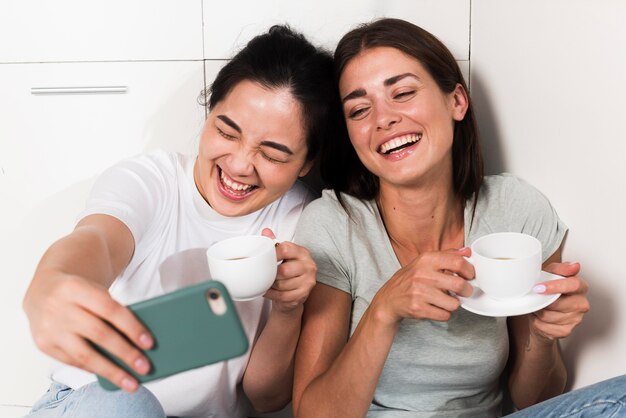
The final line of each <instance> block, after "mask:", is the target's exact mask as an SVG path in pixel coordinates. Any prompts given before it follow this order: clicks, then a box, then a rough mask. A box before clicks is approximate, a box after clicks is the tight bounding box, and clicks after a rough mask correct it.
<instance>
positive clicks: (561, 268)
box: [545, 262, 580, 277]
mask: <svg viewBox="0 0 626 418" xmlns="http://www.w3.org/2000/svg"><path fill="white" fill-rule="evenodd" d="M545 271H547V272H548V273H553V274H558V275H559V276H564V277H568V276H575V275H576V274H578V272H579V271H580V264H579V263H569V262H564V263H551V264H550V265H548V266H547V267H546V268H545Z"/></svg>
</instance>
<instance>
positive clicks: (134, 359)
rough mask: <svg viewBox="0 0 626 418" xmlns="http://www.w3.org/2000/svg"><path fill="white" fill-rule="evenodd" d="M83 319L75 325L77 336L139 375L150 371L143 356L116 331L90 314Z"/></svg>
mask: <svg viewBox="0 0 626 418" xmlns="http://www.w3.org/2000/svg"><path fill="white" fill-rule="evenodd" d="M81 316H82V317H83V318H82V319H81V320H80V321H77V323H76V324H75V327H76V330H77V332H78V334H79V335H81V336H83V337H85V338H86V339H88V340H89V341H91V342H93V343H96V344H98V345H99V346H100V347H102V348H104V349H105V350H106V351H108V352H109V353H111V354H113V355H114V356H116V357H117V358H118V359H120V360H122V361H123V362H124V363H125V364H126V365H127V366H128V367H129V368H131V369H133V370H134V371H135V372H137V373H139V374H146V373H148V372H149V371H150V362H149V360H148V359H147V358H146V357H145V356H144V354H143V353H142V352H141V351H140V350H139V349H138V348H137V347H136V346H135V345H133V344H132V343H130V342H129V341H128V340H127V339H126V338H125V337H123V336H122V335H121V334H120V333H119V332H118V331H116V330H115V329H113V328H112V327H111V326H110V325H109V324H107V323H106V322H104V321H102V320H101V319H100V318H96V317H93V316H91V315H90V314H87V315H81Z"/></svg>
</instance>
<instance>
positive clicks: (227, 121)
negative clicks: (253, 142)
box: [217, 115, 241, 133]
mask: <svg viewBox="0 0 626 418" xmlns="http://www.w3.org/2000/svg"><path fill="white" fill-rule="evenodd" d="M217 118H218V119H219V120H221V121H222V122H224V123H225V124H226V125H228V126H230V127H231V128H233V129H234V130H236V131H237V132H239V133H241V128H240V127H239V125H237V124H236V123H235V121H234V120H232V119H231V118H229V117H228V116H226V115H217Z"/></svg>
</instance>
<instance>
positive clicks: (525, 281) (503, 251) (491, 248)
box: [468, 232, 542, 299]
mask: <svg viewBox="0 0 626 418" xmlns="http://www.w3.org/2000/svg"><path fill="white" fill-rule="evenodd" d="M471 248H472V256H471V257H470V258H468V261H469V262H470V263H472V264H473V265H474V270H475V272H476V278H475V280H474V282H473V283H472V284H473V285H474V286H476V287H478V288H480V289H481V290H482V291H483V292H484V293H485V294H486V295H487V296H489V297H491V298H493V299H513V298H519V297H521V296H524V295H526V294H527V293H528V292H530V291H531V289H532V288H533V286H534V285H535V284H536V283H537V282H538V281H539V279H540V276H541V261H542V257H541V242H540V241H539V240H538V239H537V238H535V237H533V236H530V235H527V234H522V233H518V232H498V233H494V234H489V235H485V236H482V237H480V238H478V239H477V240H476V241H474V242H473V243H472V245H471Z"/></svg>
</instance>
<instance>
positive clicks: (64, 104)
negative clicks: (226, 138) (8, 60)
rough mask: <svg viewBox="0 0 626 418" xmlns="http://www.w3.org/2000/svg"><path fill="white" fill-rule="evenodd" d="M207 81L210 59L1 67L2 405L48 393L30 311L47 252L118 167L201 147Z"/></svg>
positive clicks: (27, 402) (26, 401)
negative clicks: (102, 176)
mask: <svg viewBox="0 0 626 418" xmlns="http://www.w3.org/2000/svg"><path fill="white" fill-rule="evenodd" d="M203 87H204V71H203V63H202V61H197V62H181V61H178V62H156V63H155V62H125V63H76V64H5V65H0V91H1V92H2V100H0V115H2V116H1V117H0V118H1V119H0V120H1V122H0V203H1V204H0V253H1V254H2V263H0V277H1V278H2V280H0V321H2V322H1V324H2V329H3V330H4V331H5V334H7V333H8V334H7V335H8V336H9V337H7V338H8V339H7V341H6V343H4V344H2V356H1V357H0V369H1V370H3V372H4V373H5V374H6V375H7V376H14V377H15V379H5V381H3V382H0V404H6V405H32V403H33V402H34V401H35V400H36V399H37V398H38V397H39V396H41V395H42V394H43V393H44V391H45V387H46V381H47V378H46V376H47V370H46V369H47V362H46V361H45V359H44V358H43V356H41V355H38V354H37V351H36V349H35V346H34V344H33V342H32V340H31V338H30V335H29V333H28V325H27V323H26V318H25V316H24V314H23V312H22V310H21V308H20V304H21V300H22V298H23V295H24V292H25V291H26V287H27V286H28V283H29V281H30V279H31V277H32V274H33V271H34V269H35V266H36V264H37V261H38V259H39V258H40V257H41V255H42V254H43V251H44V250H45V248H46V247H47V246H49V245H50V244H51V243H52V242H53V241H54V240H56V239H58V238H60V237H61V236H62V235H64V234H67V233H68V232H70V231H71V229H72V227H73V224H74V221H75V217H76V215H77V214H78V213H79V212H80V210H82V208H83V207H84V200H85V198H86V195H87V193H88V191H89V189H90V187H91V185H92V183H93V180H94V179H95V177H96V176H97V175H98V174H99V173H100V172H101V171H103V170H104V169H105V168H107V167H108V166H110V165H112V164H114V163H115V162H117V161H119V160H120V159H122V158H125V157H128V156H131V155H134V154H137V153H140V152H144V151H147V150H149V149H152V148H157V147H158V148H165V149H169V150H174V151H181V152H189V153H192V152H195V151H196V148H197V142H198V141H197V138H198V135H199V133H200V131H201V128H202V125H203V121H204V107H202V106H200V105H199V104H198V95H199V93H200V91H201V90H202V89H203ZM33 88H36V90H34V91H33V90H32V89H33ZM81 91H82V93H80V92H81ZM33 93H35V94H33ZM0 415H1V414H0Z"/></svg>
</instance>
